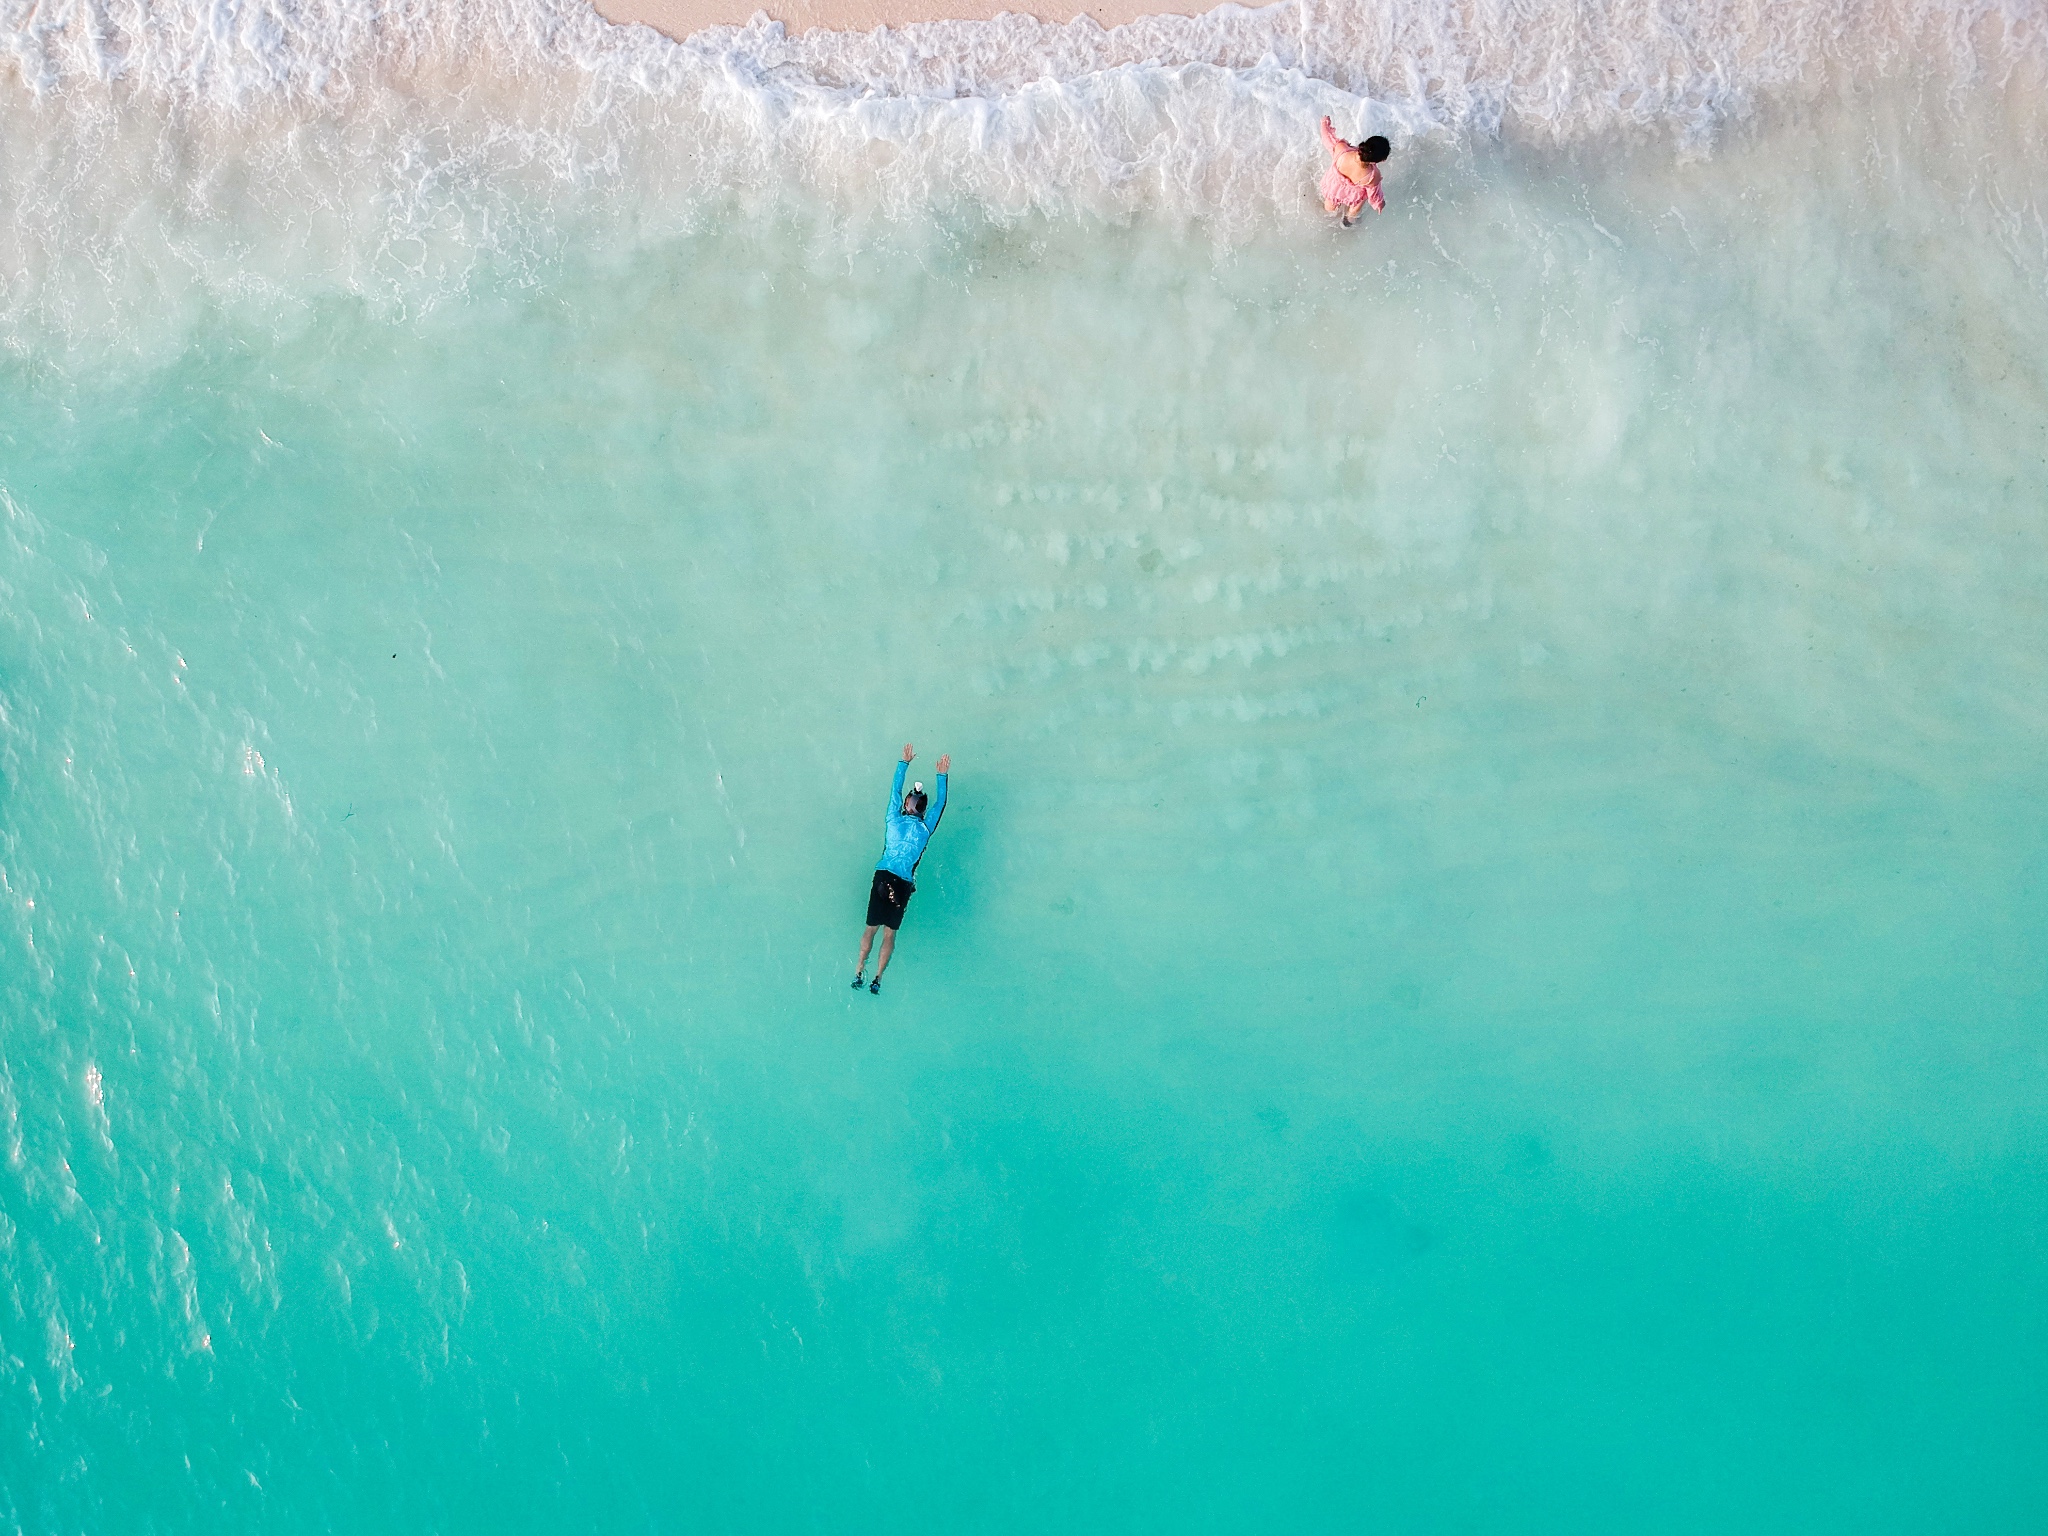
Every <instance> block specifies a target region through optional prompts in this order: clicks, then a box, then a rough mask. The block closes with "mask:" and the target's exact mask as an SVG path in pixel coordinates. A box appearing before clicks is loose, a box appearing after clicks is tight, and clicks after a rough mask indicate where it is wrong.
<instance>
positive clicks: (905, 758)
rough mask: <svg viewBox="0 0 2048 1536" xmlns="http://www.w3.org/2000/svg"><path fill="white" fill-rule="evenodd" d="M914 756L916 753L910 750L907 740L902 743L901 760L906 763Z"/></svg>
mask: <svg viewBox="0 0 2048 1536" xmlns="http://www.w3.org/2000/svg"><path fill="white" fill-rule="evenodd" d="M916 756H917V754H916V753H915V752H913V751H911V750H910V743H909V742H907V741H906V742H905V743H903V761H905V762H906V763H907V762H909V761H910V760H911V759H912V758H914V757H916Z"/></svg>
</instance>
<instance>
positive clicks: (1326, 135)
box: [1323, 117, 1344, 155]
mask: <svg viewBox="0 0 2048 1536" xmlns="http://www.w3.org/2000/svg"><path fill="white" fill-rule="evenodd" d="M1343 142H1344V141H1343V140H1342V139H1340V138H1338V137H1337V130H1336V129H1334V128H1332V127H1331V126H1330V120H1329V119H1328V118H1327V117H1326V118H1324V119H1323V148H1325V149H1327V150H1328V151H1329V152H1330V153H1331V154H1333V155H1334V154H1335V153H1337V146H1338V145H1339V144H1342V143H1343Z"/></svg>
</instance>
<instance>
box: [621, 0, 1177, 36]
mask: <svg viewBox="0 0 2048 1536" xmlns="http://www.w3.org/2000/svg"><path fill="white" fill-rule="evenodd" d="M1071 3H1072V0H1068V4H1071ZM592 4H593V6H594V7H595V9H596V11H597V13H598V15H600V16H602V17H604V19H605V20H606V21H610V22H616V23H618V24H619V25H621V26H627V25H631V24H633V23H635V22H638V23H641V24H643V25H646V26H650V27H652V28H654V30H655V31H657V32H660V33H663V34H664V35H666V36H668V37H673V38H677V39H682V38H685V37H688V36H689V35H690V34H691V33H692V32H698V31H701V30H703V29H704V28H705V27H740V26H745V25H746V24H747V23H748V22H749V21H751V20H753V19H754V17H756V16H757V15H762V14H765V15H767V17H768V18H769V19H770V20H771V21H779V22H781V23H782V24H783V25H784V26H785V27H787V28H788V29H789V30H790V31H792V32H809V31H813V30H818V29H823V30H826V31H833V32H872V31H873V30H874V29H875V28H877V27H903V26H909V25H912V24H913V23H916V22H924V21H989V20H993V19H994V18H995V17H997V16H1000V15H1002V14H1004V13H1005V12H1009V13H1011V14H1013V15H1019V16H1029V17H1031V18H1032V19H1033V20H1036V21H1042V22H1050V23H1054V24H1060V23H1064V22H1067V21H1071V20H1074V19H1075V18H1077V17H1081V16H1088V17H1092V18H1093V19H1094V20H1095V21H1096V22H1097V23H1099V24H1100V25H1102V26H1104V27H1116V26H1122V25H1124V24H1125V23H1126V22H1132V21H1138V20H1141V19H1143V18H1144V17H1147V16H1193V15H1199V14H1200V11H1199V10H1198V9H1195V8H1189V9H1185V10H1183V9H1178V8H1176V7H1173V6H1170V5H1167V6H1162V5H1160V4H1158V3H1157V0H1091V3H1088V4H1083V5H1080V6H1077V7H1075V8H1074V9H1072V10H1069V9H1068V8H1067V5H1066V4H1061V3H1059V0H1053V3H1050V4H1047V3H1043V0H1040V3H1036V4H1034V3H1032V0H770V3H769V4H766V5H764V4H762V3H761V0H592Z"/></svg>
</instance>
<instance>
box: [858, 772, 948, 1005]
mask: <svg viewBox="0 0 2048 1536" xmlns="http://www.w3.org/2000/svg"><path fill="white" fill-rule="evenodd" d="M916 755H917V754H916V753H914V752H912V751H911V750H910V743H909V742H905V743H904V744H903V761H901V762H900V763H898V764H897V765H896V778H895V780H894V782H892V783H891V784H890V785H889V804H888V808H887V809H886V810H885V811H884V812H883V813H882V837H883V842H882V862H881V863H879V864H877V865H876V866H875V879H874V884H873V885H871V886H870V887H869V888H868V926H867V931H866V932H864V933H863V934H861V936H860V964H859V966H858V967H856V968H855V970H854V973H853V986H854V990H855V991H856V992H857V991H859V990H860V986H861V977H862V975H863V973H864V972H866V970H867V968H868V949H869V947H870V946H871V945H873V943H874V942H875V930H876V929H877V928H879V929H881V930H882V953H881V957H880V958H879V959H877V960H876V961H875V979H874V980H873V981H870V982H869V983H868V984H867V988H868V991H869V992H871V993H879V992H880V991H881V990H882V972H884V971H886V970H887V969H889V956H890V955H892V954H894V953H895V951H896V930H897V929H898V928H901V927H902V926H903V909H904V908H905V907H907V906H909V905H910V897H911V894H912V893H913V892H914V891H916V889H917V884H916V876H917V861H918V860H919V859H921V858H923V857H924V846H925V844H926V843H928V842H930V841H931V840H932V834H933V833H934V832H936V831H938V830H939V818H940V817H941V816H943V815H944V814H945V813H946V770H947V769H948V768H949V767H951V766H952V763H953V757H952V754H951V753H945V754H943V755H941V756H940V758H939V773H938V777H937V778H936V779H935V780H933V782H932V790H933V794H932V795H931V797H930V798H929V800H927V798H926V796H925V792H924V785H922V784H912V785H911V786H910V793H908V794H905V793H904V792H903V775H904V774H906V773H908V772H909V771H910V762H911V759H912V758H913V757H915V756H916ZM927 807H929V809H927Z"/></svg>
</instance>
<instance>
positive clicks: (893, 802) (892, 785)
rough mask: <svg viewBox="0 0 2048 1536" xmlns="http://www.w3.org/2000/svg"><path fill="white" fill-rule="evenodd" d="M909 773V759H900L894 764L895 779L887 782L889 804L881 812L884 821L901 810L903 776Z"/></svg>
mask: <svg viewBox="0 0 2048 1536" xmlns="http://www.w3.org/2000/svg"><path fill="white" fill-rule="evenodd" d="M908 772H910V759H909V758H907V757H906V758H901V759H899V760H898V761H897V764H896V777H895V778H894V779H892V780H890V782H889V804H888V805H887V807H885V808H884V810H883V811H882V816H883V818H884V819H887V818H888V817H891V816H894V815H895V814H896V813H897V812H898V811H900V810H902V809H903V775H904V774H906V773H908Z"/></svg>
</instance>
